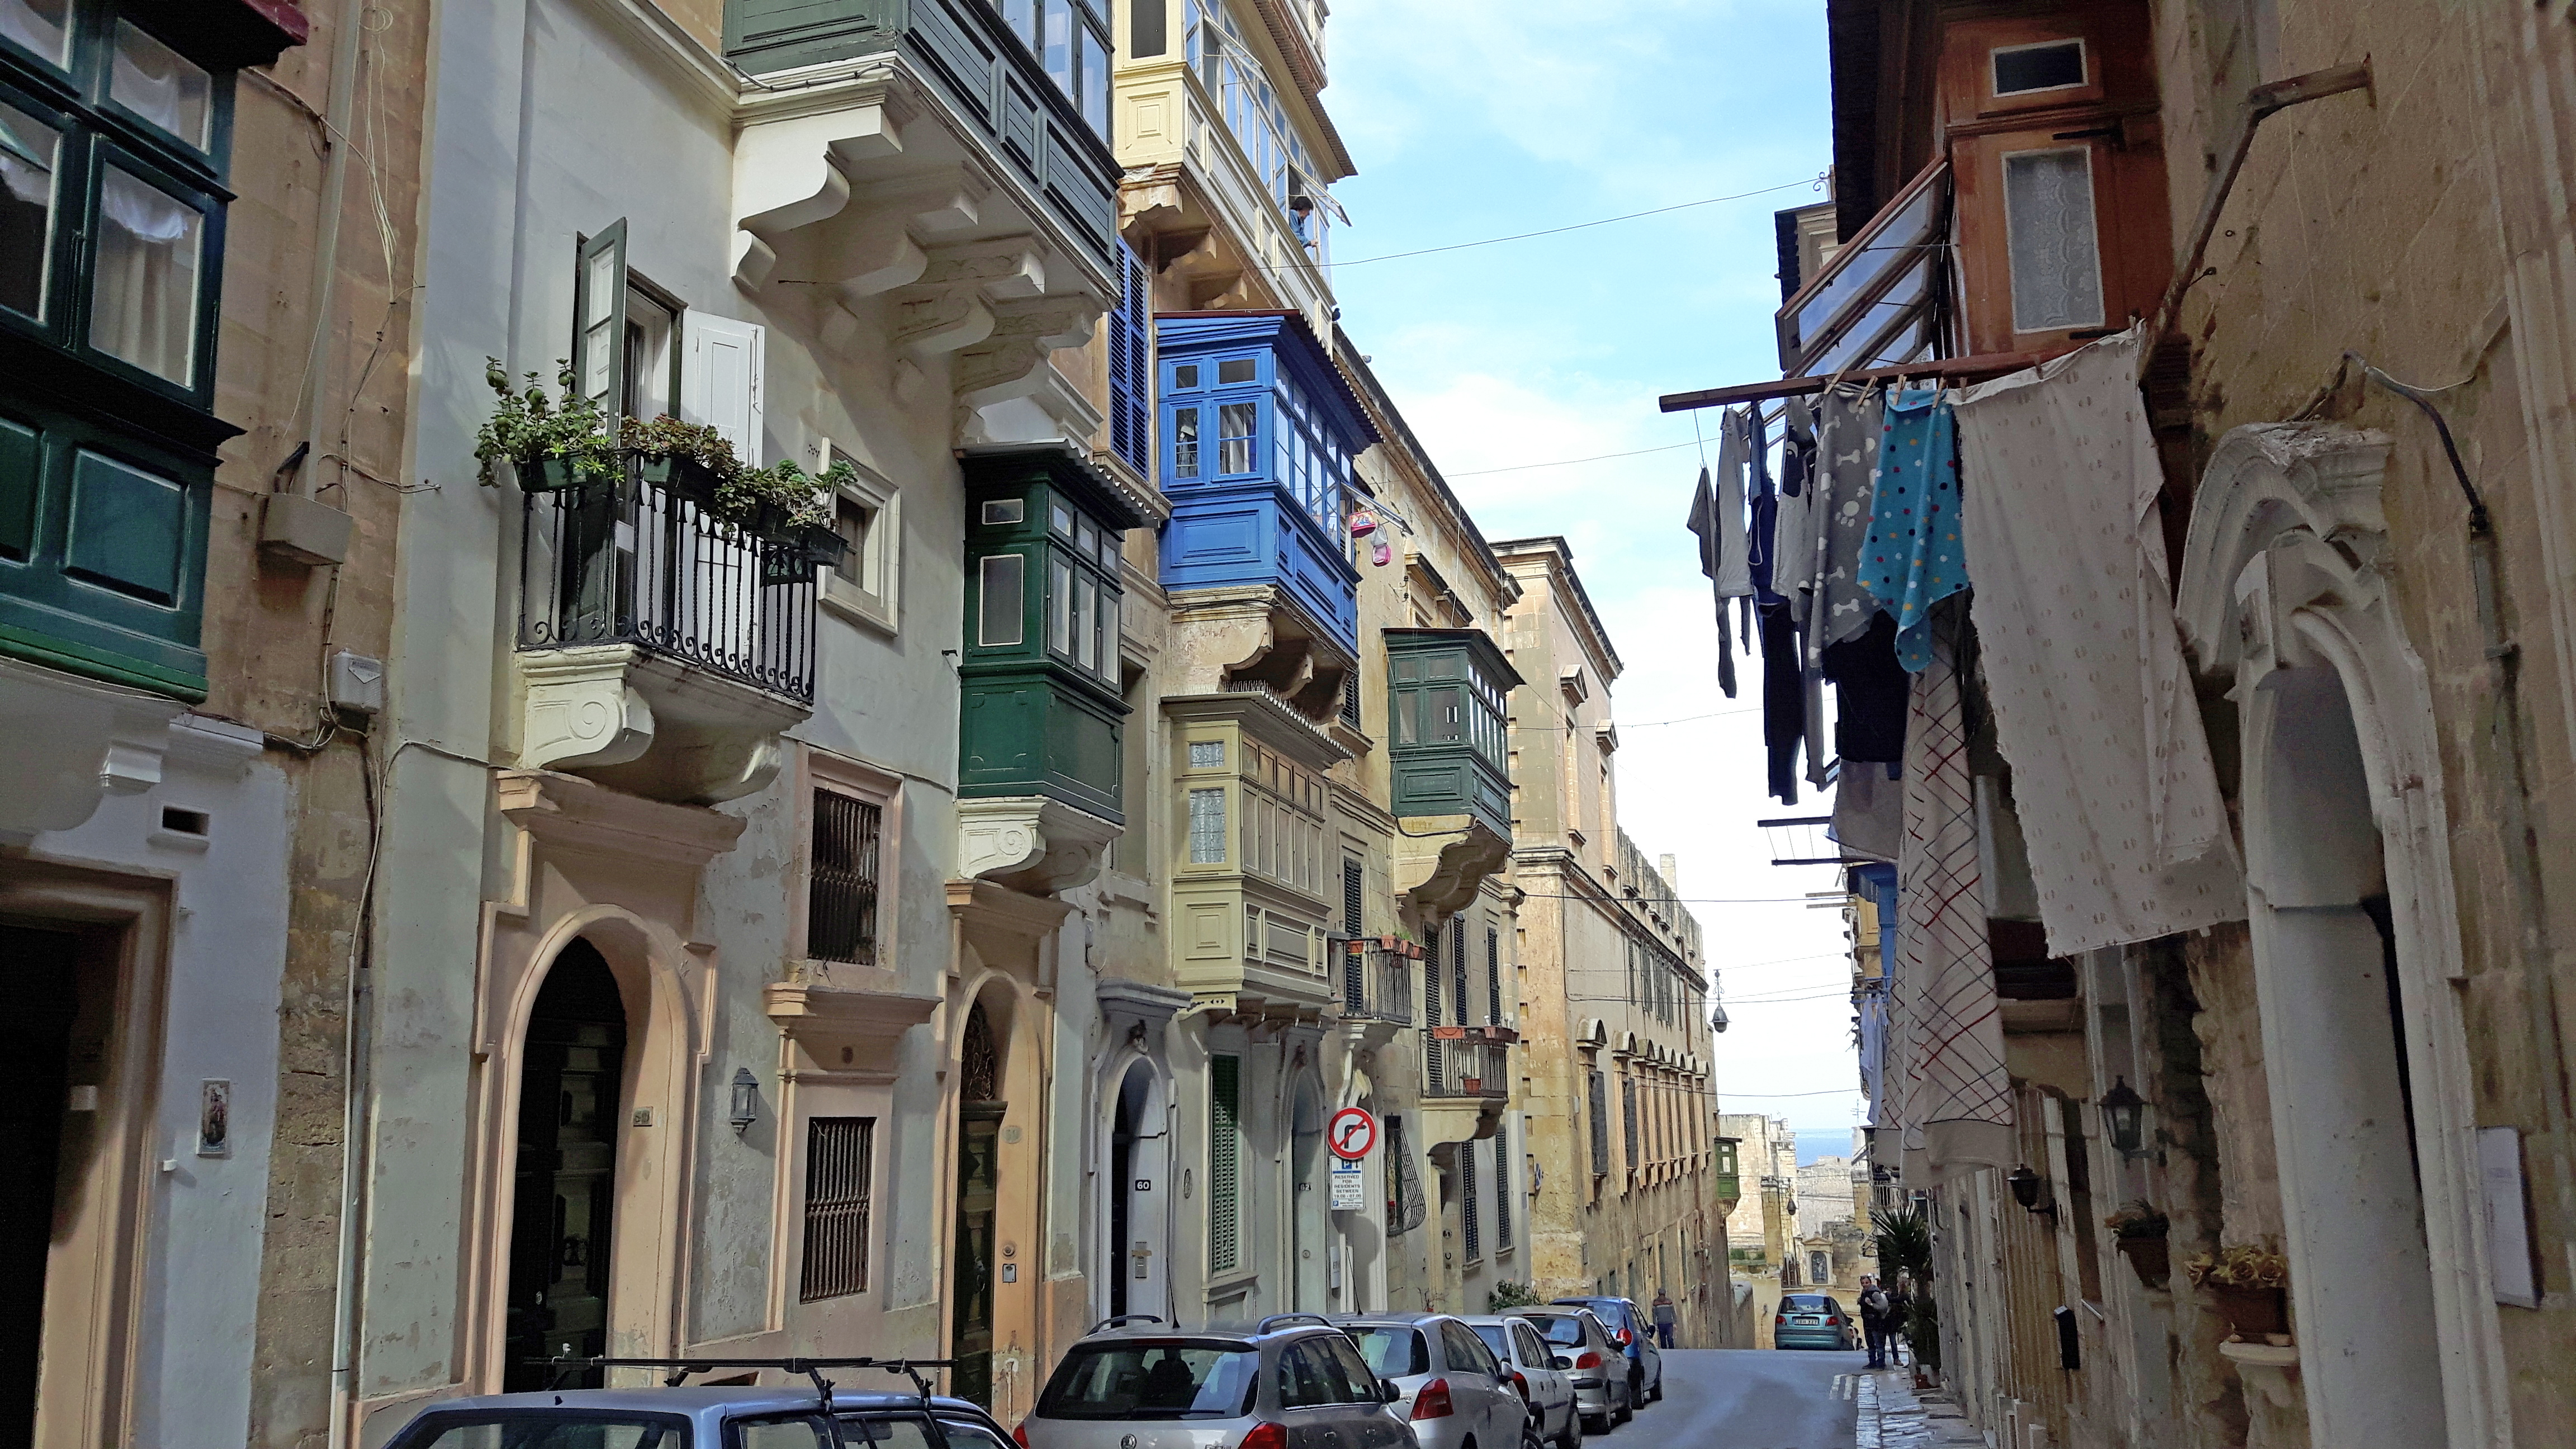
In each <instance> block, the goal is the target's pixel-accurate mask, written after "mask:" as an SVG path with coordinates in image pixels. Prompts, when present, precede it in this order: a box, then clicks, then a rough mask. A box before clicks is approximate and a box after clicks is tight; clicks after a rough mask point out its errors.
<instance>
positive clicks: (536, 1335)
mask: <svg viewBox="0 0 2576 1449" xmlns="http://www.w3.org/2000/svg"><path fill="white" fill-rule="evenodd" d="M625 1059H626V1005H625V1002H624V1000H623V999H622V998H621V997H620V996H619V995H618V991H617V978H616V977H615V976H613V975H612V974H610V972H609V969H608V962H607V961H606V960H605V959H603V958H602V957H601V956H600V954H599V951H598V950H597V948H595V947H593V946H592V945H591V944H590V943H589V942H587V941H583V940H578V939H576V940H575V941H573V943H572V944H571V945H568V946H566V947H565V948H564V949H563V951H562V953H561V954H559V955H558V956H556V957H555V961H554V965H553V966H552V967H551V968H550V969H549V970H548V971H547V972H546V984H545V985H544V987H543V988H541V989H540V990H539V991H538V992H537V1001H536V1005H535V1007H534V1008H533V1009H532V1010H531V1011H530V1012H529V1014H528V1030H527V1036H526V1039H525V1042H524V1044H523V1046H522V1048H521V1051H520V1066H519V1137H518V1150H517V1174H516V1185H515V1191H514V1193H513V1198H512V1206H511V1214H510V1297H509V1317H508V1334H509V1345H508V1348H507V1350H506V1356H505V1358H504V1361H503V1367H502V1380H501V1382H502V1388H503V1390H504V1391H505V1392H511V1393H516V1392H520V1391H524V1390H531V1389H542V1388H545V1387H547V1386H549V1385H550V1384H561V1385H563V1386H567V1387H593V1388H595V1387H598V1386H599V1384H600V1375H599V1374H598V1373H597V1372H595V1371H594V1372H590V1373H586V1374H575V1375H572V1376H570V1377H569V1378H561V1379H559V1378H558V1377H557V1375H556V1374H555V1373H554V1371H553V1370H550V1369H547V1368H544V1367H542V1366H540V1365H538V1364H535V1363H533V1362H531V1360H539V1359H546V1358H556V1357H565V1358H585V1357H594V1356H597V1355H601V1354H605V1353H607V1352H608V1283H609V1272H610V1257H611V1255H610V1252H609V1244H610V1241H611V1239H610V1228H611V1218H612V1210H613V1208H614V1199H615V1197H616V1189H617V1124H618V1100H619V1091H620V1086H621V1083H622V1080H623V1073H624V1069H625Z"/></svg>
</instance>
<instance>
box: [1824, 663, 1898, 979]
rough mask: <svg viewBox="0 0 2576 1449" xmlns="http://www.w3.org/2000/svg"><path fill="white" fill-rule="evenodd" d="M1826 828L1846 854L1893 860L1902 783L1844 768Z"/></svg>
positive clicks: (1878, 773)
mask: <svg viewBox="0 0 2576 1449" xmlns="http://www.w3.org/2000/svg"><path fill="white" fill-rule="evenodd" d="M1897 672H1898V673H1899V674H1903V673H1904V671H1902V670H1899V671H1897ZM1845 763H1846V765H1848V764H1849V762H1848V761H1847V762H1845ZM1825 830H1826V833H1827V834H1828V835H1830V836H1831V837H1832V838H1833V842H1834V844H1835V845H1836V846H1837V847H1839V848H1840V849H1841V852H1842V854H1844V855H1846V856H1854V855H1858V856H1866V857H1867V858H1869V859H1871V860H1884V861H1891V862H1892V861H1894V860H1895V859H1896V851H1897V846H1898V845H1899V844H1900V843H1901V842H1902V841H1903V840H1904V839H1905V792H1904V789H1903V782H1902V781H1899V780H1891V779H1889V778H1888V777H1887V772H1886V771H1884V770H1877V769H1867V770H1855V769H1850V768H1846V769H1844V770H1843V772H1842V773H1841V774H1840V775H1838V776H1836V777H1835V779H1834V823H1833V824H1831V825H1829V826H1827V827H1825ZM1890 939H1893V937H1892V936H1891V937H1890Z"/></svg>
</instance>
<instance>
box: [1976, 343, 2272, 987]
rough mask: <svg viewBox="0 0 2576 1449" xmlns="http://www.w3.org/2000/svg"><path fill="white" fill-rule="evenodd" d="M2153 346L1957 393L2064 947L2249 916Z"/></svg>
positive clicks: (2043, 909) (1994, 636) (2084, 355)
mask: <svg viewBox="0 0 2576 1449" xmlns="http://www.w3.org/2000/svg"><path fill="white" fill-rule="evenodd" d="M2138 348H2139V342H2138V334H2137V332H2136V330H2135V329H2132V330H2131V331H2129V332H2127V333H2123V334H2122V335H2120V336H2118V337H2111V338H2105V339H2103V340H2102V341H2099V342H2096V343H2094V344H2093V345H2092V346H2090V347H2087V348H2085V349H2084V350H2082V351H2080V352H2076V353H2074V354H2072V355H2070V356H2067V357H2064V358H2060V359H2058V360H2057V361H2054V362H2050V363H2047V364H2044V365H2042V366H2040V367H2037V368H2033V369H2030V370H2027V371H2023V372H2017V373H2014V374H2012V375H2011V376H2009V377H2004V378H1999V379H1997V380H1995V381H1993V382H1990V383H1986V384H1983V385H1981V386H1979V387H1975V388H1971V389H1969V390H1968V391H1966V392H1965V393H1963V394H1961V395H1960V396H1959V397H1958V399H1957V416H1958V427H1959V445H1960V450H1961V454H1962V461H1963V463H1964V465H1965V467H1966V468H1967V470H1968V476H1969V477H1970V478H1971V479H1972V480H1973V486H1972V487H1971V488H1970V490H1969V493H1968V497H1967V499H1966V500H1965V507H1966V509H1967V513H1968V517H1967V519H1966V525H1967V526H1966V530H1965V531H1966V533H1967V535H1968V540H1969V542H1970V544H1971V547H1970V550H1969V553H1970V558H1971V563H1972V567H1973V568H1974V569H1975V572H1976V576H1977V578H1978V579H1979V580H1980V583H1979V584H1978V587H1977V592H1976V596H1975V600H1974V609H1975V615H1976V623H1977V635H1978V640H1979V642H1980V645H1981V646H1982V648H1983V649H1984V652H1985V658H1984V677H1985V682H1986V687H1987V690H1988V692H1989V694H1990V697H1991V699H1992V702H1993V706H1994V717H1995V737H1996V743H1997V744H1998V746H1999V747H2000V748H2001V749H2002V751H2003V756H2004V759H2005V761H2006V762H2007V763H2009V764H2010V765H2011V766H2012V779H2013V800H2014V804H2015V805H2016V807H2017V808H2018V812H2019V815H2020V818H2021V827H2022V833H2023V836H2024V838H2025V839H2026V840H2027V841H2028V843H2029V856H2030V868H2031V876H2032V880H2033V883H2034V884H2035V885H2036V886H2037V888H2038V892H2039V914H2040V920H2041V922H2042V923H2043V924H2044V925H2046V926H2047V928H2048V949H2049V951H2050V953H2051V954H2053V955H2061V956H2063V955H2072V954H2074V953H2075V952H2078V951H2085V950H2090V949H2092V948H2094V947H2097V946H2112V945H2119V944H2123V943H2127V942H2133V941H2144V940H2149V939H2152V938H2154V937H2157V936H2165V935H2171V934H2173V933H2175V932H2178V931H2187V930H2191V929H2194V928H2197V927H2201V926H2208V925H2214V924H2217V923H2218V922H2221V921H2241V920H2243V919H2245V882H2244V870H2243V867H2242V865H2241V864H2240V863H2239V861H2238V858H2237V854H2236V847H2235V842H2234V839H2233V837H2232V835H2231V833H2230V830H2229V827H2228V820H2227V810H2226V806H2225V804H2224V802H2223V801H2222V800H2221V798H2220V796H2219V789H2218V774H2217V770H2216V767H2215V766H2214V765H2213V763H2212V761H2211V758H2210V752H2209V741H2208V738H2207V736H2206V735H2205V734H2204V733H2203V730H2202V726H2201V718H2200V707H2199V704H2198V701H2197V700H2196V699H2195V698H2194V696H2193V693H2192V683H2191V677H2190V674H2189V673H2188V671H2187V668H2186V666H2185V664H2184V660H2183V652H2182V642H2181V638H2180V636H2179V634H2178V632H2177V630H2176V627H2175V623H2174V613H2173V606H2172V603H2171V601H2170V598H2169V596H2168V595H2167V593H2166V578H2167V574H2166V571H2165V534H2164V525H2163V517H2162V510H2161V508H2160V507H2159V505H2158V502H2157V490H2158V488H2159V486H2160V485H2161V483H2162V479H2163V471H2162V469H2161V468H2160V466H2159V465H2158V461H2157V457H2156V445H2155V438H2154V436H2153V435H2152V434H2151V433H2150V432H2149V431H2148V427H2147V415H2146V407H2145V404H2144V403H2143V402H2142V401H2141V399H2140V397H2139V394H2138V386H2137V375H2138V368H2137V360H2138Z"/></svg>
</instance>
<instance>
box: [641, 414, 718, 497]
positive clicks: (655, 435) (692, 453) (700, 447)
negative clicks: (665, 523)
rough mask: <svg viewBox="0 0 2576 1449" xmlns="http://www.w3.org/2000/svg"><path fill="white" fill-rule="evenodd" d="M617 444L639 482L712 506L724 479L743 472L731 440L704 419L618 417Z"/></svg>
mask: <svg viewBox="0 0 2576 1449" xmlns="http://www.w3.org/2000/svg"><path fill="white" fill-rule="evenodd" d="M617 444H618V446H619V447H620V448H623V449H624V450H625V451H626V452H628V453H629V454H632V455H633V456H634V458H635V460H636V473H637V476H638V477H640V478H642V479H643V481H645V482H647V483H652V484H658V485H662V486H665V487H670V488H676V489H678V490H679V491H680V492H682V493H684V494H686V495H687V496H689V497H690V498H692V499H695V500H696V501H697V502H699V503H701V504H712V503H713V501H714V499H715V497H716V494H717V492H718V491H719V490H721V489H722V488H723V487H724V486H725V484H726V483H728V482H731V481H733V480H736V479H739V478H740V477H741V476H742V473H743V466H742V459H740V458H738V457H736V456H735V455H734V451H733V441H732V440H731V439H729V438H727V437H726V436H725V435H724V434H722V433H720V432H717V431H716V430H715V429H714V428H711V427H709V426H707V425H706V424H704V423H684V422H682V421H680V420H679V419H678V418H675V417H673V416H671V415H670V414H669V413H664V414H662V415H661V416H660V417H657V418H654V419H652V420H651V421H649V422H647V421H643V420H640V419H636V418H625V419H621V420H620V421H619V423H618V425H617Z"/></svg>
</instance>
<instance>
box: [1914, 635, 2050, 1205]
mask: <svg viewBox="0 0 2576 1449" xmlns="http://www.w3.org/2000/svg"><path fill="white" fill-rule="evenodd" d="M1962 613H1963V611H1962V610H1961V609H1959V608H1958V607H1957V606H1955V605H1954V606H1952V607H1950V608H1945V609H1941V610H1939V611H1937V612H1936V613H1935V614H1934V615H1933V616H1932V617H1931V618H1929V619H1926V620H1925V621H1924V623H1925V628H1924V639H1925V644H1926V645H1927V646H1928V652H1929V657H1928V658H1927V659H1926V660H1925V661H1924V666H1923V668H1922V669H1921V670H1919V671H1917V672H1916V673H1915V676H1914V692H1913V702H1912V707H1911V709H1910V711H1909V715H1910V718H1909V719H1908V721H1907V728H1906V739H1905V839H1904V842H1903V844H1902V846H1901V847H1900V848H1899V850H1898V852H1897V859H1896V879H1897V883H1898V888H1899V897H1898V905H1897V941H1896V955H1897V970H1896V998H1895V1010H1894V1013H1893V1015H1894V1017H1895V1019H1896V1022H1897V1026H1898V1028H1899V1030H1901V1031H1903V1032H1905V1033H1906V1034H1907V1035H1908V1037H1909V1038H1910V1041H1909V1044H1908V1050H1907V1052H1906V1056H1905V1070H1906V1073H1907V1076H1908V1078H1909V1080H1908V1081H1907V1082H1906V1083H1905V1084H1904V1087H1903V1091H1904V1092H1905V1097H1904V1101H1905V1110H1904V1114H1903V1117H1904V1122H1905V1137H1906V1142H1905V1181H1906V1184H1907V1185H1908V1186H1916V1185H1922V1186H1938V1185H1939V1184H1940V1183H1941V1182H1942V1181H1943V1180H1944V1179H1945V1178H1947V1177H1949V1176H1951V1175H1952V1174H1954V1173H1967V1172H1973V1171H1976V1170H1978V1169H1980V1168H1988V1167H2010V1166H2011V1165H2013V1164H2014V1163H2015V1162H2018V1161H2019V1160H2020V1153H2021V1144H2020V1141H2019V1139H2018V1138H2017V1137H2016V1136H2015V1135H2014V1132H2013V1089H2012V1076H2011V1074H2010V1073H2009V1072H2008V1071H2007V1070H2006V1069H2005V1065H2004V1027H2003V1011H2002V1003H2001V1002H2000V1001H1999V1000H1997V998H1996V995H1995V967H1994V953H1993V949H1992V948H1991V947H1990V946H1989V945H1988V944H1987V939H1986V911H1985V906H1984V905H1983V903H1982V901H1981V898H1980V896H1979V894H1978V890H1977V875H1978V864H1977V806H1976V797H1975V793H1974V791H1973V790H1972V788H1971V786H1970V783H1969V782H1970V776H1969V773H1968V728H1967V719H1966V713H1965V709H1964V702H1963V698H1962V696H1963V695H1964V693H1965V681H1964V680H1963V679H1962V678H1961V675H1960V671H1959V668H1958V665H1957V658H1958V636H1959V633H1960V631H1961V630H1962V629H1964V628H1965V627H1966V625H1965V621H1964V620H1963V619H1962V617H1961V615H1962Z"/></svg>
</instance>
